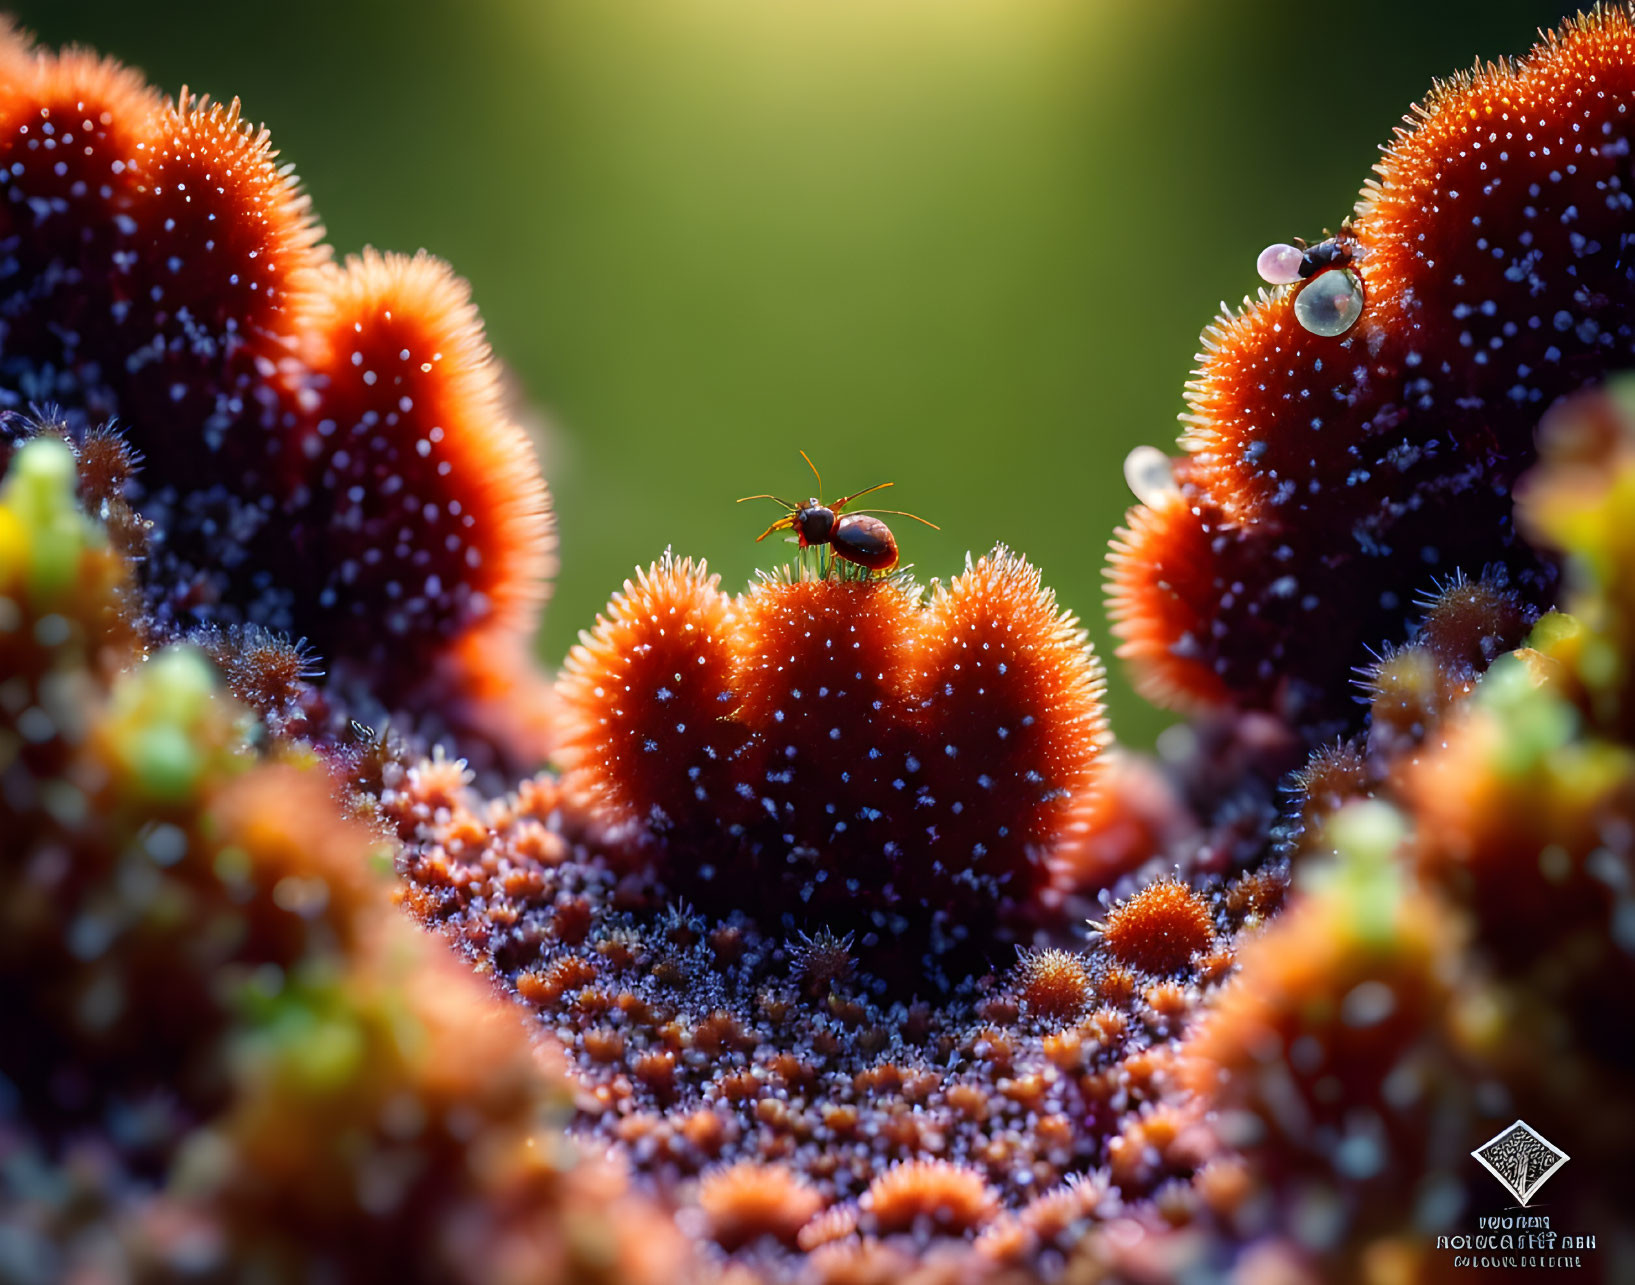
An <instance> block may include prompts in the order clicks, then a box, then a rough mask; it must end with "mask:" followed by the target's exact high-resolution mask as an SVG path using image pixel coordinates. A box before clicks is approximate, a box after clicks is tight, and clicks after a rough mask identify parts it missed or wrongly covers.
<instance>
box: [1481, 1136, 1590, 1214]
mask: <svg viewBox="0 0 1635 1285" xmlns="http://www.w3.org/2000/svg"><path fill="white" fill-rule="evenodd" d="M1470 1154H1471V1155H1473V1156H1475V1157H1476V1159H1477V1160H1478V1161H1480V1162H1481V1164H1482V1167H1483V1168H1485V1169H1486V1170H1487V1171H1488V1172H1489V1173H1490V1174H1492V1175H1493V1176H1494V1177H1495V1178H1497V1179H1498V1180H1499V1182H1500V1183H1501V1184H1503V1186H1504V1189H1505V1190H1506V1191H1508V1192H1509V1193H1510V1194H1511V1195H1512V1196H1514V1197H1515V1198H1516V1199H1517V1200H1519V1201H1520V1202H1521V1203H1522V1204H1523V1205H1526V1204H1527V1202H1528V1201H1529V1200H1531V1199H1532V1198H1533V1197H1534V1195H1535V1194H1537V1192H1538V1189H1539V1188H1540V1187H1542V1186H1543V1185H1544V1184H1545V1182H1546V1181H1548V1179H1549V1178H1550V1175H1551V1174H1553V1173H1555V1171H1556V1170H1557V1169H1559V1168H1561V1166H1562V1165H1564V1164H1566V1163H1567V1160H1568V1159H1569V1157H1568V1155H1567V1153H1566V1152H1565V1151H1563V1150H1562V1149H1561V1148H1560V1147H1558V1146H1556V1145H1555V1143H1553V1142H1548V1141H1546V1140H1545V1138H1544V1135H1543V1134H1541V1133H1539V1132H1538V1131H1537V1130H1536V1129H1534V1128H1533V1126H1532V1125H1530V1124H1528V1123H1527V1122H1526V1121H1525V1120H1517V1121H1516V1123H1515V1124H1512V1125H1509V1126H1507V1127H1506V1128H1503V1129H1500V1130H1499V1132H1498V1133H1496V1134H1494V1135H1493V1136H1492V1137H1491V1138H1489V1139H1488V1140H1487V1141H1486V1142H1484V1143H1482V1145H1481V1146H1479V1147H1477V1148H1476V1150H1474V1151H1472V1152H1471V1153H1470Z"/></svg>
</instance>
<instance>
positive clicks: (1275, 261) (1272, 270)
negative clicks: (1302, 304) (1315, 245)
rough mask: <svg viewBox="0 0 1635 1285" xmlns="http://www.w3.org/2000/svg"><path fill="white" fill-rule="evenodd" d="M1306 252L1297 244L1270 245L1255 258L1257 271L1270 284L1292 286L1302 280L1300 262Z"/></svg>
mask: <svg viewBox="0 0 1635 1285" xmlns="http://www.w3.org/2000/svg"><path fill="white" fill-rule="evenodd" d="M1305 257H1306V254H1305V251H1303V250H1302V249H1301V248H1300V247H1299V246H1297V245H1282V244H1280V245H1269V246H1267V247H1266V248H1265V249H1264V250H1262V251H1261V252H1260V257H1259V258H1258V259H1256V260H1255V271H1256V272H1258V273H1260V279H1261V280H1262V281H1264V282H1265V283H1266V284H1267V285H1269V286H1292V285H1293V284H1294V283H1295V282H1296V281H1298V280H1300V264H1301V262H1302V261H1303V260H1304V259H1305Z"/></svg>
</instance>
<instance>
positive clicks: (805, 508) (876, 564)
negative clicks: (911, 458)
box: [738, 451, 942, 571]
mask: <svg viewBox="0 0 1635 1285" xmlns="http://www.w3.org/2000/svg"><path fill="white" fill-rule="evenodd" d="M800 457H801V459H803V460H805V461H806V467H807V468H809V469H811V470H812V476H813V477H815V478H817V484H818V491H819V492H821V491H822V490H823V475H822V474H821V473H819V472H818V471H817V465H816V464H814V463H812V457H811V456H810V455H808V454H807V453H806V452H805V451H802V452H801V453H800ZM891 485H893V484H892V483H890V482H881V483H879V484H877V485H875V486H871V487H869V488H868V490H866V491H856V492H854V493H853V494H851V495H843V496H841V497H840V499H838V500H836V501H835V502H834V503H833V504H825V503H823V501H822V500H819V499H816V498H814V499H810V500H807V501H806V503H804V504H793V503H791V502H790V501H788V500H785V499H782V498H780V497H779V496H776V495H746V496H745V497H744V498H743V499H742V500H739V501H738V503H740V504H743V503H744V502H745V501H747V500H772V501H773V502H775V503H777V504H781V505H783V506H784V508H786V509H788V510H789V512H788V513H786V514H784V515H783V517H781V518H779V519H778V520H777V521H776V522H774V523H773V524H772V525H771V526H769V527H767V529H766V530H765V531H762V532H761V534H760V535H758V536H756V537H755V543H756V544H759V543H760V542H761V541H762V540H764V539H766V538H767V536H769V535H771V534H772V533H773V532H774V531H793V532H794V533H795V538H796V539H798V540H799V541H800V547H801V548H803V549H804V548H807V547H808V546H809V545H814V544H827V545H829V546H830V547H831V548H833V549H834V551H835V556H836V557H837V558H844V559H845V560H846V561H847V562H855V563H856V564H857V565H858V566H860V567H867V568H868V569H869V570H870V571H890V570H891V569H892V568H893V567H895V566H896V565H897V538H896V537H895V536H894V535H892V534H891V528H890V527H888V526H887V525H886V524H885V523H884V522H882V521H880V519H879V518H877V517H873V516H871V515H872V514H875V513H889V514H892V515H893V516H895V517H900V518H913V519H914V520H915V521H916V522H925V525H926V526H928V527H930V528H931V529H932V530H933V531H940V530H942V528H941V527H940V526H938V525H937V524H936V523H935V522H926V521H925V519H924V518H922V517H919V516H918V515H917V514H913V513H904V512H903V511H902V510H901V509H858V510H856V511H855V512H852V513H846V514H842V513H841V509H843V508H845V507H846V505H848V504H850V503H851V502H852V501H853V500H856V499H860V498H862V497H863V496H865V495H870V494H872V493H873V492H875V491H882V490H884V489H885V488H886V487H888V486H891Z"/></svg>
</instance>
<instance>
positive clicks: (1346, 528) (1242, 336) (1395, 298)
mask: <svg viewBox="0 0 1635 1285" xmlns="http://www.w3.org/2000/svg"><path fill="white" fill-rule="evenodd" d="M1632 103H1635V24H1632V20H1631V17H1630V15H1629V12H1628V11H1627V10H1626V9H1625V8H1624V7H1623V6H1608V7H1607V8H1605V9H1598V10H1597V11H1596V12H1595V13H1594V14H1593V15H1591V16H1589V17H1586V18H1581V19H1579V20H1577V21H1575V22H1571V23H1568V24H1567V25H1566V26H1565V27H1564V28H1563V29H1562V31H1561V32H1560V33H1559V34H1556V33H1552V34H1550V35H1548V36H1546V38H1545V40H1544V43H1542V44H1541V45H1540V46H1539V47H1538V48H1536V49H1535V50H1534V51H1533V53H1532V54H1530V55H1529V56H1528V57H1527V58H1525V59H1523V60H1522V61H1520V62H1519V63H1516V64H1514V65H1511V64H1503V65H1499V66H1489V67H1487V68H1485V69H1481V70H1478V71H1477V72H1475V73H1472V74H1470V75H1466V76H1460V77H1456V78H1455V79H1454V80H1452V81H1450V82H1448V83H1446V84H1443V85H1440V86H1438V87H1437V88H1436V89H1435V90H1434V91H1433V92H1432V94H1431V95H1430V97H1429V99H1428V100H1427V102H1426V104H1425V105H1424V106H1423V107H1422V108H1419V109H1417V110H1416V114H1415V115H1414V116H1412V117H1410V118H1409V121H1408V128H1406V129H1399V130H1398V131H1397V136H1396V138H1395V140H1394V141H1393V142H1392V143H1391V145H1390V146H1389V147H1388V148H1387V149H1386V154H1385V157H1384V159H1383V160H1382V161H1381V162H1380V164H1379V165H1378V166H1377V167H1376V168H1377V170H1378V175H1379V177H1378V179H1377V180H1370V182H1369V183H1368V184H1367V186H1366V187H1365V189H1364V191H1363V193H1362V197H1361V200H1360V201H1359V202H1358V205H1357V207H1356V212H1355V215H1354V217H1353V219H1352V220H1350V221H1349V222H1348V224H1347V226H1346V227H1345V228H1344V229H1343V230H1342V232H1341V234H1340V236H1339V238H1338V239H1337V241H1336V242H1335V248H1336V249H1337V250H1338V251H1339V253H1340V254H1341V255H1342V257H1343V256H1344V255H1349V256H1350V261H1349V265H1348V266H1343V267H1334V268H1331V269H1330V270H1329V272H1327V273H1322V274H1319V275H1317V276H1315V277H1313V278H1311V280H1310V281H1309V282H1307V283H1305V284H1296V285H1294V286H1289V287H1280V288H1278V289H1277V290H1276V291H1274V292H1273V293H1271V294H1269V295H1268V294H1265V293H1262V295H1261V297H1260V298H1259V299H1258V300H1256V301H1253V302H1250V303H1249V304H1248V306H1247V307H1246V308H1245V309H1244V311H1242V312H1241V313H1239V314H1237V315H1229V316H1224V317H1222V318H1221V319H1220V320H1219V321H1217V323H1216V324H1215V325H1214V326H1213V327H1211V329H1210V330H1209V331H1208V332H1206V334H1205V336H1204V347H1205V351H1204V353H1203V355H1202V357H1201V358H1200V362H1201V364H1200V366H1199V369H1198V371H1197V375H1196V377H1195V378H1194V380H1193V381H1192V383H1191V384H1190V385H1189V393H1188V401H1189V413H1188V415H1187V416H1186V417H1185V418H1186V421H1187V424H1188V431H1187V433H1186V436H1185V438H1184V439H1183V445H1184V446H1185V447H1186V450H1187V452H1188V453H1187V455H1186V457H1185V458H1184V460H1182V461H1181V462H1180V463H1179V464H1178V466H1177V469H1176V478H1175V487H1174V489H1173V490H1170V489H1168V488H1163V493H1162V494H1155V495H1153V496H1152V497H1151V499H1152V501H1153V503H1152V505H1150V506H1142V507H1138V508H1136V509H1135V510H1133V511H1132V513H1131V516H1130V520H1129V530H1128V531H1127V532H1126V533H1125V534H1124V535H1123V536H1122V538H1121V542H1120V543H1119V544H1118V545H1116V546H1115V555H1114V561H1113V567H1112V573H1111V574H1112V606H1113V612H1114V615H1115V617H1117V619H1118V624H1117V628H1118V632H1119V634H1120V635H1121V637H1123V638H1124V640H1125V644H1124V647H1123V649H1122V654H1124V655H1126V656H1128V657H1129V658H1130V659H1131V661H1132V662H1133V663H1134V665H1135V668H1136V672H1137V678H1138V682H1139V684H1140V685H1141V687H1142V689H1143V691H1145V692H1146V693H1147V694H1149V695H1151V696H1153V697H1155V698H1157V699H1159V700H1163V701H1166V702H1168V703H1171V704H1174V705H1176V706H1191V705H1198V704H1238V705H1244V706H1252V707H1259V708H1273V709H1277V710H1279V711H1280V712H1283V713H1285V714H1287V715H1289V716H1291V717H1294V718H1296V719H1298V720H1301V721H1315V720H1317V719H1318V718H1320V717H1323V716H1333V715H1335V714H1339V715H1344V714H1345V713H1346V711H1347V708H1348V704H1349V698H1348V697H1347V696H1346V694H1345V691H1344V677H1345V674H1346V671H1347V669H1348V668H1349V667H1350V666H1352V665H1356V664H1358V663H1361V662H1362V661H1363V660H1365V659H1366V655H1364V654H1358V652H1359V651H1360V648H1361V646H1362V645H1363V643H1364V642H1365V641H1366V640H1378V639H1394V638H1399V637H1401V636H1402V634H1403V631H1404V628H1405V625H1406V622H1407V620H1408V618H1409V617H1410V616H1411V615H1412V611H1413V609H1412V597H1413V591H1414V590H1415V589H1420V588H1423V587H1425V586H1426V584H1427V583H1428V581H1429V580H1430V578H1431V577H1432V576H1433V575H1435V574H1437V573H1438V572H1439V571H1440V572H1444V573H1445V572H1449V571H1452V570H1453V569H1455V568H1458V567H1461V566H1463V567H1466V568H1468V569H1471V570H1473V571H1474V570H1479V569H1480V568H1481V567H1482V566H1483V565H1484V564H1486V563H1489V562H1504V563H1509V564H1510V568H1511V571H1512V580H1511V583H1512V584H1513V586H1514V587H1515V588H1516V589H1517V590H1519V591H1520V592H1521V594H1522V595H1523V596H1524V597H1527V598H1531V599H1533V600H1535V601H1541V600H1543V599H1545V598H1547V597H1548V596H1549V593H1550V590H1551V587H1552V585H1553V583H1554V570H1553V568H1552V567H1551V566H1550V565H1549V564H1548V563H1547V562H1544V561H1541V560H1540V559H1539V558H1538V556H1537V555H1536V554H1534V553H1532V552H1531V551H1529V550H1527V549H1525V548H1524V547H1522V546H1519V545H1518V543H1517V542H1516V541H1515V539H1514V528H1513V524H1512V522H1511V518H1510V507H1511V506H1510V499H1509V495H1510V487H1511V485H1512V483H1514V481H1515V480H1516V478H1517V476H1518V475H1519V474H1520V473H1521V472H1522V471H1523V469H1524V468H1525V467H1526V464H1527V462H1528V460H1529V459H1530V458H1531V456H1532V454H1533V448H1532V433H1533V429H1534V426H1535V425H1536V424H1537V422H1538V419H1539V416H1540V414H1541V413H1542V412H1543V410H1544V409H1545V408H1546V407H1548V406H1549V405H1550V403H1551V402H1552V401H1554V400H1555V399H1557V398H1559V397H1560V396H1562V395H1563V394H1565V393H1568V392H1571V391H1572V390H1574V389H1577V388H1579V387H1581V386H1583V385H1585V384H1588V383H1592V382H1594V381H1596V380H1598V379H1600V378H1601V377H1602V376H1603V375H1604V374H1606V373H1607V372H1608V371H1609V370H1613V369H1616V368H1618V367H1620V366H1624V365H1628V364H1629V363H1630V362H1631V360H1632V359H1635V324H1632V323H1631V321H1630V317H1631V316H1632V315H1635V289H1632V273H1635V268H1632V267H1631V265H1630V263H1629V260H1628V256H1627V255H1626V254H1625V252H1624V240H1625V236H1626V231H1627V225H1628V218H1629V212H1628V207H1629V202H1630V194H1629V192H1628V190H1627V189H1628V186H1629V181H1628V174H1627V155H1628V149H1629V144H1630V134H1631V124H1630V107H1631V105H1632ZM1345 272H1349V273H1350V274H1351V276H1350V277H1346V278H1342V277H1337V276H1335V275H1334V274H1336V273H1345ZM1325 279H1326V284H1325V285H1324V287H1323V288H1324V289H1327V288H1328V287H1329V286H1331V285H1333V284H1335V283H1336V282H1342V283H1344V284H1345V285H1346V286H1348V287H1351V288H1354V289H1355V290H1356V291H1358V292H1360V298H1361V314H1360V318H1359V319H1358V320H1357V321H1356V322H1355V324H1354V325H1352V326H1351V327H1350V329H1348V330H1345V331H1344V332H1343V333H1341V334H1338V335H1335V334H1332V333H1316V332H1314V331H1313V330H1311V329H1308V328H1307V326H1306V325H1305V324H1303V323H1302V319H1301V317H1302V315H1303V309H1302V308H1301V307H1300V305H1299V303H1298V300H1299V299H1300V297H1301V295H1302V292H1303V291H1305V290H1309V289H1312V288H1314V287H1315V286H1317V283H1319V282H1325ZM1319 328H1320V329H1322V327H1319Z"/></svg>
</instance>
